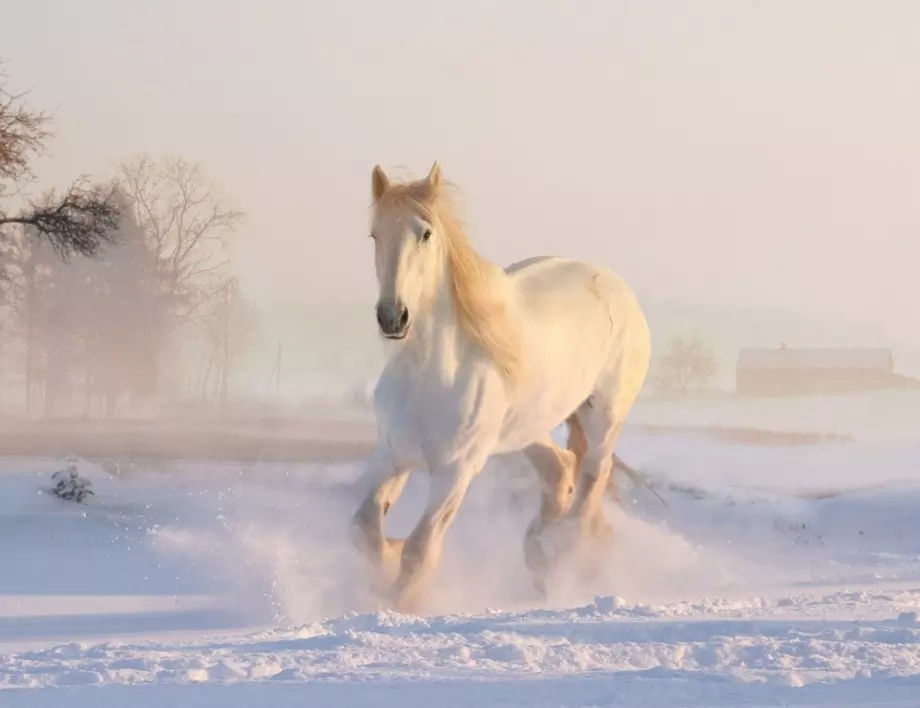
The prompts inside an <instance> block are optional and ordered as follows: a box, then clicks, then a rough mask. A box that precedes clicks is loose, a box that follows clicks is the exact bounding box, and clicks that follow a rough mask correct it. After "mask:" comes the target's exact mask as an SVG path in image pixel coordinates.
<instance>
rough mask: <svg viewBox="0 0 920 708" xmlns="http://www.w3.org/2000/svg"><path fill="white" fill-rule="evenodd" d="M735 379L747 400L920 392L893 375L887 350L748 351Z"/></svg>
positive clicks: (741, 357)
mask: <svg viewBox="0 0 920 708" xmlns="http://www.w3.org/2000/svg"><path fill="white" fill-rule="evenodd" d="M735 379H736V384H735V385H736V390H737V392H738V394H739V395H742V396H808V395H822V394H835V393H855V392H859V391H880V390H886V389H899V388H918V389H920V381H917V380H916V379H912V378H909V377H907V376H900V375H898V374H896V373H895V372H894V357H893V356H892V354H891V352H890V351H889V350H887V349H789V348H787V347H786V346H785V345H783V346H781V347H780V348H778V349H743V350H741V352H740V353H739V354H738V364H737V368H736V370H735Z"/></svg>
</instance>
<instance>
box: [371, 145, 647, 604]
mask: <svg viewBox="0 0 920 708" xmlns="http://www.w3.org/2000/svg"><path fill="white" fill-rule="evenodd" d="M451 193H452V190H451V189H450V187H449V185H448V184H447V183H446V182H445V181H444V180H442V178H441V170H440V167H439V165H438V163H437V162H436V163H435V164H434V166H433V167H432V169H431V171H430V173H429V174H428V176H427V177H426V178H424V179H420V180H416V181H412V182H407V183H398V184H397V183H391V182H390V180H389V179H388V178H387V176H386V175H385V174H384V172H383V170H382V169H381V168H380V166H379V165H378V166H376V167H375V168H374V170H373V174H372V195H373V207H372V217H371V237H372V238H373V239H374V247H375V255H376V272H377V281H378V284H379V299H378V301H377V322H378V324H379V327H380V331H381V333H382V334H383V336H384V337H385V338H387V339H389V340H393V341H394V342H398V344H399V346H398V347H396V348H395V351H394V353H393V355H392V357H391V358H390V360H389V362H388V364H387V366H386V368H385V370H384V371H383V373H382V375H381V377H380V380H379V382H378V384H377V388H376V390H375V393H374V405H375V412H376V418H377V431H378V437H377V445H376V449H375V450H374V452H373V454H372V456H371V458H370V461H369V464H368V468H367V471H366V474H367V481H368V483H369V491H368V494H367V496H366V498H365V499H364V502H363V503H362V504H361V506H360V507H359V509H358V510H357V512H356V513H355V516H354V519H353V532H354V540H355V542H356V543H357V545H358V546H359V548H360V549H361V550H362V551H363V552H364V553H366V554H367V555H368V556H369V558H370V559H371V561H372V562H373V564H374V567H375V568H376V569H377V571H378V575H377V579H378V581H381V582H383V583H385V584H386V586H387V590H386V592H387V595H388V597H389V600H390V601H391V602H392V603H393V605H394V606H395V607H396V609H398V610H400V611H412V610H414V609H415V608H417V606H418V603H419V601H420V599H421V597H422V590H423V587H424V582H425V581H426V580H427V579H428V577H429V576H430V574H431V573H432V571H433V570H434V569H435V568H436V566H437V564H438V561H439V558H440V553H441V549H442V547H443V541H444V535H445V533H446V531H447V529H448V527H449V526H450V524H451V522H452V521H453V519H454V517H455V515H456V514H457V511H458V509H459V508H460V505H461V503H462V501H463V497H464V495H465V494H466V492H467V489H468V487H469V485H470V482H471V481H472V479H473V478H474V477H475V476H476V475H477V474H478V473H479V471H480V470H481V469H482V468H483V466H484V464H485V462H486V460H487V459H488V458H489V457H490V456H491V455H493V454H502V453H510V452H515V451H523V452H524V454H525V455H526V456H527V458H528V459H529V460H530V462H531V463H532V465H533V466H534V467H535V468H536V470H537V472H538V474H539V477H540V480H541V485H542V501H541V505H540V512H539V514H538V515H537V517H536V518H535V519H534V521H533V523H532V524H531V525H530V528H529V529H528V531H527V535H526V538H525V560H526V562H527V565H528V567H529V568H530V570H531V572H532V573H533V574H534V581H535V584H536V585H537V587H538V588H539V587H542V583H543V578H544V576H545V573H546V571H547V567H548V559H547V554H546V553H545V552H544V551H543V548H542V544H541V542H540V541H541V536H542V534H543V532H544V531H545V530H547V529H548V528H549V527H551V526H553V525H556V524H558V522H560V521H562V520H563V519H570V520H571V521H573V522H574V527H575V528H577V529H578V530H580V533H581V536H582V537H585V538H603V537H606V536H607V535H608V534H609V525H608V524H607V522H606V520H605V518H604V513H603V508H602V502H603V496H604V492H605V489H606V487H607V484H608V481H609V479H610V475H611V472H612V467H613V452H614V445H615V444H616V441H617V437H618V436H619V434H620V429H621V427H622V425H623V422H624V420H625V418H626V415H627V413H628V412H629V410H630V408H631V407H632V405H633V403H634V402H635V400H636V397H637V395H638V394H639V391H640V389H641V388H642V386H643V384H644V381H645V378H646V375H647V373H648V369H649V358H650V337H649V330H648V325H647V323H646V320H645V317H644V315H643V313H642V310H641V309H640V307H639V304H638V302H637V301H636V298H635V296H634V295H633V293H632V292H631V291H630V289H629V288H628V287H627V286H626V284H625V283H624V282H623V281H622V280H620V278H619V277H617V276H616V275H615V274H614V273H612V272H611V271H609V270H607V269H605V268H601V267H597V266H593V265H590V264H587V263H582V262H579V261H573V260H567V259H563V258H554V257H539V258H531V259H528V260H525V261H522V262H519V263H516V264H514V265H512V266H510V267H509V268H507V269H504V270H503V269H502V268H500V267H498V266H496V265H493V264H492V263H490V262H488V261H487V260H486V259H485V258H483V257H482V256H480V255H479V254H478V253H476V251H474V250H473V248H472V247H471V246H470V243H469V242H468V240H467V237H466V235H465V233H464V230H463V227H462V225H461V223H460V221H459V219H458V216H457V214H456V208H455V204H454V201H453V200H452V198H451ZM564 422H567V423H568V424H569V426H570V437H569V449H563V448H561V447H559V446H558V445H556V444H555V443H554V442H553V440H552V439H551V437H550V433H551V431H553V430H554V429H556V428H557V427H558V426H560V425H561V424H562V423H564ZM422 466H424V467H426V468H427V469H428V472H429V474H430V477H431V484H430V491H429V498H428V504H427V506H426V508H425V511H424V513H423V515H422V518H421V519H420V520H419V522H418V524H417V526H416V527H415V529H414V530H413V531H412V533H411V534H410V535H409V537H408V538H407V539H405V540H397V539H390V538H387V537H386V535H385V533H384V516H385V515H386V513H387V510H388V509H389V508H390V506H391V505H392V504H393V503H395V502H396V500H397V499H398V498H399V495H400V494H401V492H402V490H403V488H404V486H405V484H406V481H407V479H408V476H409V474H410V472H411V470H412V469H414V468H419V467H422Z"/></svg>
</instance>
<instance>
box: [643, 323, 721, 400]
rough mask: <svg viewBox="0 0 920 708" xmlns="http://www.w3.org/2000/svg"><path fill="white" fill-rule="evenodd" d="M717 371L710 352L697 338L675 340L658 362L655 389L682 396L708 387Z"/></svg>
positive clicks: (678, 338) (716, 363) (714, 358)
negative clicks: (694, 387) (693, 390)
mask: <svg viewBox="0 0 920 708" xmlns="http://www.w3.org/2000/svg"><path fill="white" fill-rule="evenodd" d="M717 372H718V362H717V361H716V357H715V355H714V354H713V353H712V350H711V349H710V348H709V347H708V346H707V345H706V344H705V343H704V342H703V341H702V340H700V339H699V338H698V337H696V336H693V337H690V338H687V339H685V338H683V337H675V338H674V339H672V340H671V344H670V347H669V349H668V352H667V353H666V354H665V355H664V356H663V357H662V359H661V361H660V362H659V363H658V371H657V373H656V377H655V388H656V389H657V390H658V391H659V393H664V394H673V393H677V394H680V395H681V396H684V395H686V394H687V392H688V391H689V390H690V389H691V387H693V386H696V387H697V388H707V387H708V386H709V385H710V384H711V383H712V380H713V378H715V375H716V373H717Z"/></svg>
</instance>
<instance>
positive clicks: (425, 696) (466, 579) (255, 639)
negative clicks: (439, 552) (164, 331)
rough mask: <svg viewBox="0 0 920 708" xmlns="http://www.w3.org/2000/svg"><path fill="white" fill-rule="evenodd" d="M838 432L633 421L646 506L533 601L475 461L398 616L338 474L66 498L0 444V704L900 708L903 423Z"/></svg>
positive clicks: (197, 479)
mask: <svg viewBox="0 0 920 708" xmlns="http://www.w3.org/2000/svg"><path fill="white" fill-rule="evenodd" d="M803 405H804V404H803ZM831 408H833V407H832V406H831ZM646 413H647V411H646ZM674 415H675V416H676V415H677V414H676V413H675V414H674ZM760 415H761V416H763V415H767V416H769V415H773V413H770V412H768V413H766V414H763V413H762V414H760ZM748 417H749V418H750V419H751V420H753V419H755V418H756V417H757V416H756V415H754V414H751V415H750V416H748ZM873 420H874V421H875V424H876V426H877V429H876V430H875V431H873V430H871V429H870V428H871V425H870V423H871V422H872V421H873ZM710 422H712V421H708V420H707V421H706V423H707V424H709V423H710ZM850 422H853V421H850ZM861 422H862V424H863V426H864V427H863V429H862V430H855V429H854V430H850V431H849V432H852V433H853V434H854V437H855V438H856V441H855V442H851V443H827V444H823V445H817V446H792V447H775V446H771V447H768V446H747V445H741V444H728V443H722V442H715V441H712V440H710V439H707V438H705V437H702V436H698V435H693V434H689V433H688V434H683V435H676V434H669V435H649V434H644V433H639V432H637V431H636V430H628V431H627V432H626V434H625V435H624V439H623V443H622V445H621V453H622V456H623V457H624V459H626V460H628V461H629V462H630V463H632V464H634V465H635V466H637V467H639V468H640V469H641V470H642V471H644V472H645V473H646V474H647V475H648V477H649V479H650V480H651V481H652V483H653V484H654V486H655V487H656V489H657V491H658V492H659V493H660V494H661V495H662V497H664V499H665V500H666V501H667V504H668V506H667V507H665V506H664V505H663V504H662V503H661V502H660V501H659V500H658V499H657V498H656V497H655V496H653V495H652V494H650V493H649V492H648V491H647V490H645V489H634V488H632V487H630V486H629V485H628V483H626V482H624V485H623V489H624V508H623V509H616V508H614V507H612V506H611V514H612V516H613V518H614V523H615V529H616V532H617V536H616V540H617V543H616V547H615V549H614V550H613V551H612V553H611V555H610V557H609V558H608V559H607V562H606V564H605V567H604V569H603V572H602V573H601V576H600V577H599V578H597V580H596V581H595V583H594V584H593V585H592V586H579V585H578V584H576V583H574V582H568V583H567V582H565V580H564V579H561V580H560V582H559V583H558V584H557V585H556V588H555V591H554V594H553V596H552V597H551V598H550V599H549V601H546V600H539V599H537V598H536V597H535V596H534V595H533V593H532V591H531V588H530V584H529V580H528V577H527V574H526V572H525V570H524V566H523V559H522V551H521V540H522V537H523V533H524V528H525V527H526V525H527V523H528V522H529V520H530V517H531V515H532V514H533V512H534V509H535V507H536V491H535V488H534V483H533V482H534V480H533V479H532V475H531V474H530V473H529V472H528V470H527V468H526V466H525V464H524V463H523V462H522V461H521V460H520V459H518V458H515V457H509V458H506V459H500V460H493V461H492V462H491V463H490V465H489V467H488V468H487V470H486V471H485V472H484V473H483V475H482V476H481V477H480V478H479V479H477V481H476V482H475V484H474V486H473V489H472V490H471V492H470V494H469V496H468V498H467V500H466V503H465V505H464V507H463V509H462V511H461V513H460V515H459V517H458V519H457V521H456V523H455V524H454V526H453V527H452V529H451V532H450V534H449V536H448V543H447V549H446V555H445V561H444V565H443V567H442V569H441V572H440V573H439V576H438V580H437V582H436V586H435V588H434V589H433V593H432V596H431V600H430V604H429V606H428V607H427V608H426V612H425V614H424V616H421V617H410V616H402V615H398V614H395V613H392V612H388V611H381V610H379V609H378V608H377V607H376V606H375V604H374V602H373V600H372V598H369V597H367V596H366V595H365V593H364V591H363V587H364V584H363V580H362V577H361V575H360V571H359V568H358V564H357V562H356V559H355V558H354V557H353V554H352V552H351V548H350V546H349V545H348V542H347V533H346V524H347V521H348V518H349V516H350V515H351V513H352V511H353V509H354V507H355V504H356V503H357V491H356V489H355V487H354V482H355V481H356V479H357V474H358V472H359V470H360V464H358V463H355V462H346V461H343V462H342V463H340V464H334V465H307V464H302V465H296V464H279V463H272V464H267V463H256V464H246V465H243V464H228V463H220V462H213V463H198V462H195V463H192V462H183V463H172V464H167V463H157V464H155V465H153V466H152V467H150V468H148V469H138V470H134V471H131V472H128V473H126V474H125V475H124V476H122V477H120V478H115V477H112V476H110V475H109V474H107V473H106V472H104V471H102V470H101V469H100V468H97V467H95V466H93V465H92V464H90V463H86V462H84V463H82V464H81V472H82V473H83V474H85V475H86V476H87V477H89V478H90V479H91V480H92V481H93V484H94V490H95V492H96V496H95V497H92V498H90V500H89V502H88V503H87V504H85V505H82V506H80V505H77V504H74V503H69V502H65V501H62V500H59V499H57V498H55V497H53V496H52V495H51V494H50V493H48V492H49V490H50V484H51V473H52V472H53V471H55V470H56V469H59V468H61V467H62V466H63V463H62V461H61V460H55V459H50V458H48V459H40V458H11V457H5V458H4V457H0V559H2V562H0V706H3V708H22V707H24V706H29V707H32V706H54V707H58V706H60V707H66V708H90V707H93V708H95V707H96V706H99V707H102V708H108V707H110V706H119V707H121V706H126V707H127V706H130V707H132V708H154V707H157V708H159V707H160V706H196V707H199V706H204V707H210V706H215V707H217V706H220V707H221V708H239V707H241V706H251V705H256V704H258V705H262V706H266V707H268V706H271V707H272V708H276V707H281V706H343V707H344V706H364V705H374V706H380V707H389V706H428V705H438V706H482V705H501V706H643V707H645V706H647V707H650V708H654V707H661V708H665V707H668V708H677V707H679V706H688V707H690V706H692V707H700V706H761V707H765V706H771V707H772V706H802V707H804V706H827V707H830V706H834V707H838V708H839V707H844V706H918V705H920V622H918V619H917V613H918V612H920V416H918V418H915V419H914V420H913V421H912V422H913V426H912V427H911V426H909V425H907V424H906V423H904V422H903V421H902V425H901V427H900V428H897V430H896V432H897V434H894V433H892V430H893V428H892V427H891V426H889V425H888V424H887V423H886V422H883V421H880V420H879V416H875V417H874V418H873V416H865V420H864V421H861ZM720 424H721V423H720ZM796 427H801V425H799V424H797V425H796ZM883 427H884V428H885V429H886V430H888V431H889V433H891V434H889V435H887V436H886V435H881V434H880V433H881V432H883V431H882V430H881V428H883ZM861 433H865V434H864V435H863V434H861ZM425 485H426V480H425V479H424V478H423V477H421V476H416V477H413V479H412V481H411V482H410V485H409V487H408V489H407V492H406V494H405V496H404V498H403V502H402V503H401V505H400V506H399V507H397V508H395V509H394V512H393V513H391V516H392V517H393V518H392V520H391V522H390V523H391V525H392V531H394V532H395V533H397V534H404V533H405V532H406V531H407V530H408V529H409V528H410V527H411V524H412V523H413V522H414V519H415V518H416V516H417V514H418V513H419V510H420V507H421V504H422V502H423V499H424V492H425Z"/></svg>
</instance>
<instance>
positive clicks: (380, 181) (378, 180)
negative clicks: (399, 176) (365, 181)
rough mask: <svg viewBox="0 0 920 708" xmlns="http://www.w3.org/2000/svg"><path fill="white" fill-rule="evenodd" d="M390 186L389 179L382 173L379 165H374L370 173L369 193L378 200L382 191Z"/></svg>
mask: <svg viewBox="0 0 920 708" xmlns="http://www.w3.org/2000/svg"><path fill="white" fill-rule="evenodd" d="M389 188H390V180H389V179H387V176H386V175H385V174H384V172H383V170H382V169H381V167H380V165H374V171H373V173H371V194H373V195H374V201H375V202H379V201H380V197H382V196H383V193H384V192H386V191H387V189H389Z"/></svg>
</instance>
